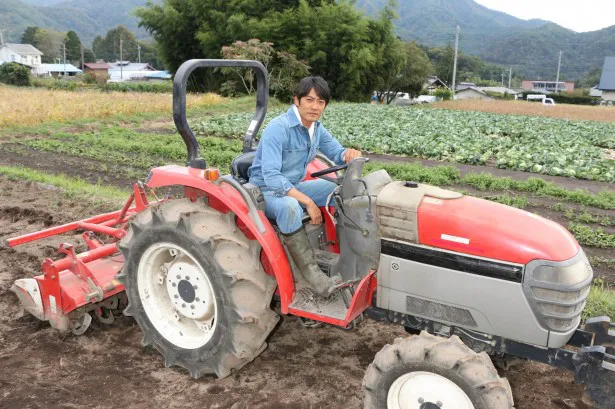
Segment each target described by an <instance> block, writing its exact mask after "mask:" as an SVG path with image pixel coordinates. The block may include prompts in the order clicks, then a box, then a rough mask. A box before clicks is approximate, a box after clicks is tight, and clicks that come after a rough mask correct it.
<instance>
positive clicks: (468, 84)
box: [455, 82, 476, 91]
mask: <svg viewBox="0 0 615 409" xmlns="http://www.w3.org/2000/svg"><path fill="white" fill-rule="evenodd" d="M466 88H476V84H475V83H473V82H460V83H459V84H458V85H457V86H456V87H455V89H456V90H457V91H461V90H462V89H466Z"/></svg>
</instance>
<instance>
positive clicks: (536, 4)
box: [475, 0, 615, 32]
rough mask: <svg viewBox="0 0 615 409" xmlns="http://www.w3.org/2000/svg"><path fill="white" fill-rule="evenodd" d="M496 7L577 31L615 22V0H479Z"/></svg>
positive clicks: (494, 8) (525, 18)
mask: <svg viewBox="0 0 615 409" xmlns="http://www.w3.org/2000/svg"><path fill="white" fill-rule="evenodd" d="M475 1H476V2H477V3H479V4H482V5H483V6H485V7H488V8H490V9H492V10H498V11H503V12H504V13H506V14H510V15H512V16H515V17H519V18H522V19H524V20H529V19H532V18H539V19H542V20H548V21H552V22H554V23H556V24H559V25H560V26H562V27H566V28H569V29H571V30H574V31H578V32H584V31H594V30H600V29H601V28H605V27H609V26H613V25H615V0H584V1H582V2H581V1H576V0H575V1H573V0H512V1H511V0H475Z"/></svg>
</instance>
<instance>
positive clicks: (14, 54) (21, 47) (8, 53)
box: [0, 43, 43, 74]
mask: <svg viewBox="0 0 615 409" xmlns="http://www.w3.org/2000/svg"><path fill="white" fill-rule="evenodd" d="M42 55H43V53H42V52H40V51H39V50H37V49H36V48H35V47H34V46H32V45H30V44H13V43H4V44H2V45H0V61H2V62H16V63H19V64H22V65H25V66H27V67H29V68H30V69H31V70H32V74H39V68H40V66H41V56H42Z"/></svg>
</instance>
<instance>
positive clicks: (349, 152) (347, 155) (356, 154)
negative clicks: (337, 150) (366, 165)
mask: <svg viewBox="0 0 615 409" xmlns="http://www.w3.org/2000/svg"><path fill="white" fill-rule="evenodd" d="M360 157H361V151H358V150H356V149H350V148H348V149H346V151H345V152H344V162H346V163H349V162H350V161H351V160H353V159H356V158H360Z"/></svg>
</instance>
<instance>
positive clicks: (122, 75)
mask: <svg viewBox="0 0 615 409" xmlns="http://www.w3.org/2000/svg"><path fill="white" fill-rule="evenodd" d="M123 67H124V61H123V60H122V37H120V80H121V81H124V68H123Z"/></svg>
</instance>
